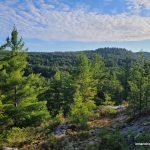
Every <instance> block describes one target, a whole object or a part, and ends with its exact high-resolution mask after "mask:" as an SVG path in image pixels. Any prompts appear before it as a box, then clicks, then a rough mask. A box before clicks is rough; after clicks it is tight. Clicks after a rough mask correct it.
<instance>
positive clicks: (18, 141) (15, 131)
mask: <svg viewBox="0 0 150 150" xmlns="http://www.w3.org/2000/svg"><path fill="white" fill-rule="evenodd" d="M41 134H42V133H39V131H38V130H37V129H35V128H29V127H28V128H22V129H21V128H17V127H14V128H12V129H11V130H4V131H3V132H2V133H1V134H0V146H5V145H7V146H15V147H19V146H22V145H24V144H31V143H32V142H34V141H35V140H36V139H38V138H39V137H40V136H41Z"/></svg>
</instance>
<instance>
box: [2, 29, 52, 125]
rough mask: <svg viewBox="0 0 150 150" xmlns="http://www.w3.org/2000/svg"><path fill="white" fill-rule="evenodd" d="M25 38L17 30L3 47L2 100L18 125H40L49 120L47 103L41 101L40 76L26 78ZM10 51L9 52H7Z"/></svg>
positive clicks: (14, 122) (5, 108)
mask: <svg viewBox="0 0 150 150" xmlns="http://www.w3.org/2000/svg"><path fill="white" fill-rule="evenodd" d="M23 47H24V42H23V41H22V38H21V39H20V40H18V32H17V29H16V28H15V27H14V29H13V31H12V33H11V38H7V41H6V44H4V45H3V46H1V49H3V50H4V51H5V54H4V56H3V57H2V58H1V59H0V64H1V66H0V68H1V69H0V94H1V96H0V101H1V102H2V104H3V105H5V107H4V111H5V114H6V115H7V116H9V118H10V119H11V120H13V125H15V126H28V125H40V124H41V123H43V122H45V121H47V120H48V119H49V113H48V111H47V108H46V102H44V101H38V99H37V96H38V95H39V94H40V93H41V92H43V90H42V84H43V82H42V80H41V79H40V76H39V75H35V74H30V75H29V76H25V75H24V73H25V72H24V71H25V68H26V66H27V54H26V50H23ZM7 49H8V50H9V51H7Z"/></svg>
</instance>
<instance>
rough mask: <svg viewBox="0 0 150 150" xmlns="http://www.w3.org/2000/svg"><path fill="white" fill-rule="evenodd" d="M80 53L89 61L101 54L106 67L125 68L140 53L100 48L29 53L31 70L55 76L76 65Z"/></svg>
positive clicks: (149, 55) (146, 55)
mask: <svg viewBox="0 0 150 150" xmlns="http://www.w3.org/2000/svg"><path fill="white" fill-rule="evenodd" d="M80 53H85V54H86V55H87V56H88V58H89V59H92V57H93V56H94V54H100V55H101V56H102V58H103V60H104V62H105V65H106V67H115V68H116V67H125V66H126V64H127V62H129V63H131V62H132V61H134V60H135V59H136V58H137V57H138V55H139V52H138V53H133V52H131V51H128V50H126V49H124V48H107V47H106V48H99V49H96V50H86V51H76V52H29V64H30V67H29V70H30V69H32V70H33V71H34V72H35V73H41V74H42V75H43V76H45V77H50V76H51V75H53V73H54V70H55V68H59V69H60V70H68V68H70V67H72V66H75V65H76V57H77V56H78V55H79V54H80ZM144 55H145V58H147V59H150V53H148V52H144Z"/></svg>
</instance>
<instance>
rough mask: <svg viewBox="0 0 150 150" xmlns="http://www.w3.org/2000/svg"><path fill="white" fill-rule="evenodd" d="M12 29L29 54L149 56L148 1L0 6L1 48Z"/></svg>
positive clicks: (37, 1) (70, 0)
mask: <svg viewBox="0 0 150 150" xmlns="http://www.w3.org/2000/svg"><path fill="white" fill-rule="evenodd" d="M14 24H15V25H16V26H17V29H18V31H19V35H20V36H22V37H23V39H24V41H25V47H27V48H28V49H29V51H75V50H91V49H96V48H99V47H122V48H127V49H129V50H132V51H140V50H144V51H149V52H150V0H0V29H1V32H0V44H2V43H4V40H5V39H6V37H7V36H8V35H9V34H10V32H11V30H12V27H13V25H14Z"/></svg>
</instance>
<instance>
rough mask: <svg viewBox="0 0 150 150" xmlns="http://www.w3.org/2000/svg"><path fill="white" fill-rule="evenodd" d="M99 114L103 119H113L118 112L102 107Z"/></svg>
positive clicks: (108, 107) (109, 107)
mask: <svg viewBox="0 0 150 150" xmlns="http://www.w3.org/2000/svg"><path fill="white" fill-rule="evenodd" d="M99 109H100V110H99V114H100V116H101V117H111V116H114V115H116V114H117V110H115V109H114V108H112V107H111V106H100V107H99Z"/></svg>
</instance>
